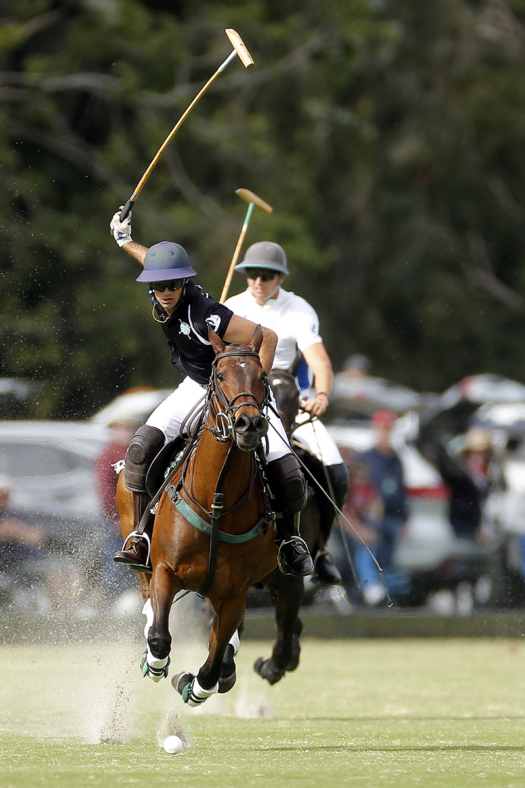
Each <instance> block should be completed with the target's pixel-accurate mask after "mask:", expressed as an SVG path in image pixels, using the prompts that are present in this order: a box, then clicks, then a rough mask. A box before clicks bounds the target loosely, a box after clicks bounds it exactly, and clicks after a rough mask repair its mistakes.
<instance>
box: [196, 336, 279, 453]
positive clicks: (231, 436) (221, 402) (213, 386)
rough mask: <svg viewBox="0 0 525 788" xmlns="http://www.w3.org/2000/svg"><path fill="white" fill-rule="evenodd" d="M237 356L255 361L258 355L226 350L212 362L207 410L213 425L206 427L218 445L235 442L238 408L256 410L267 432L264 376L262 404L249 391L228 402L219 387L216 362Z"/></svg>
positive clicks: (266, 395) (266, 400) (268, 395)
mask: <svg viewBox="0 0 525 788" xmlns="http://www.w3.org/2000/svg"><path fill="white" fill-rule="evenodd" d="M238 356H253V357H255V358H257V359H258V358H259V354H258V353H256V352H255V351H254V350H227V351H225V352H224V353H219V354H218V355H217V356H216V357H215V359H214V361H213V362H212V370H211V377H210V382H209V384H208V393H207V401H208V404H209V409H210V411H211V413H212V414H213V419H214V422H215V425H213V424H209V423H208V424H207V427H208V429H209V430H210V431H211V432H212V433H213V435H214V437H215V439H216V440H218V441H219V442H220V443H225V442H226V441H229V440H235V421H236V415H237V412H238V411H239V410H240V408H242V407H244V406H249V407H252V408H256V410H257V411H258V413H259V416H260V417H261V418H262V419H263V420H264V421H265V422H266V431H268V420H267V418H266V416H265V415H264V413H263V409H264V408H265V407H266V406H267V405H268V402H269V400H270V386H269V383H268V379H267V377H266V376H265V378H264V397H263V401H262V402H259V400H258V399H257V397H256V396H255V394H252V393H251V392H250V391H241V392H240V393H239V394H236V395H235V397H233V399H231V400H228V398H227V397H226V395H225V393H224V391H223V390H222V388H221V386H220V382H221V381H220V380H219V375H220V374H221V373H220V371H218V370H217V362H218V361H220V360H221V359H223V358H234V357H235V358H236V357H238ZM239 400H240V401H239ZM265 434H266V433H265Z"/></svg>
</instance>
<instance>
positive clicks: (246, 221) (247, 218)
mask: <svg viewBox="0 0 525 788" xmlns="http://www.w3.org/2000/svg"><path fill="white" fill-rule="evenodd" d="M253 206H254V203H253V202H251V203H250V204H249V205H248V210H247V211H246V216H245V218H244V224H243V226H242V230H241V232H240V235H239V238H238V240H237V246H236V247H235V251H234V253H233V257H232V259H231V263H230V267H229V268H228V273H227V275H226V280H225V282H224V287H223V288H222V293H221V297H220V299H219V303H220V304H224V302H225V301H226V299H227V298H228V293H229V290H230V286H231V283H232V279H233V272H234V270H235V266H236V265H237V260H238V259H239V255H240V253H241V249H242V245H243V243H244V239H245V238H246V233H247V232H248V225H249V224H250V219H251V218H252V212H253Z"/></svg>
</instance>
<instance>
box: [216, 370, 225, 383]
mask: <svg viewBox="0 0 525 788" xmlns="http://www.w3.org/2000/svg"><path fill="white" fill-rule="evenodd" d="M217 380H218V381H219V383H224V381H225V380H226V378H225V377H224V375H223V374H222V372H218V373H217Z"/></svg>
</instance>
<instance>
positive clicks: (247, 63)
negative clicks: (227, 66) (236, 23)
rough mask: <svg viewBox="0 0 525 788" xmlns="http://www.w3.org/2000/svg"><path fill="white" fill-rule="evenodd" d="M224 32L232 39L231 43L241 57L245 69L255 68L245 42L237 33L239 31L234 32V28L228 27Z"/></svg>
mask: <svg viewBox="0 0 525 788" xmlns="http://www.w3.org/2000/svg"><path fill="white" fill-rule="evenodd" d="M224 32H225V33H226V35H227V36H228V38H229V39H230V43H231V45H232V47H233V48H234V49H235V51H236V52H237V54H238V55H239V60H240V61H241V63H242V64H243V66H244V67H245V68H253V67H254V65H255V64H254V62H253V58H252V56H251V55H250V53H249V52H248V49H247V47H246V45H245V43H244V41H243V40H242V38H241V37H240V35H239V34H238V33H237V31H236V30H233V28H231V27H228V28H227V29H226V30H225V31H224Z"/></svg>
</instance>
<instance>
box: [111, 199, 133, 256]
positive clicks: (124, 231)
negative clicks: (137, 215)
mask: <svg viewBox="0 0 525 788" xmlns="http://www.w3.org/2000/svg"><path fill="white" fill-rule="evenodd" d="M123 208H124V206H123V205H121V206H120V208H119V209H118V211H117V212H116V214H115V215H114V216H113V218H112V220H111V222H110V223H109V232H110V233H111V235H112V236H113V238H114V239H115V241H116V242H117V243H118V245H119V246H124V244H129V242H130V241H132V240H133V238H132V237H131V212H130V213H128V215H127V216H126V218H125V219H124V221H123V222H121V221H120V212H121V211H122V209H123Z"/></svg>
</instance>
